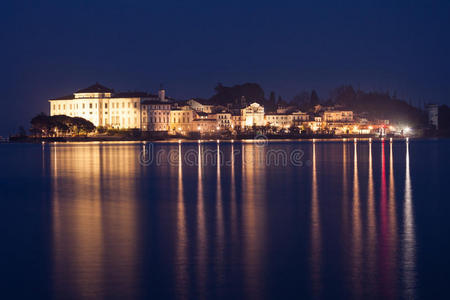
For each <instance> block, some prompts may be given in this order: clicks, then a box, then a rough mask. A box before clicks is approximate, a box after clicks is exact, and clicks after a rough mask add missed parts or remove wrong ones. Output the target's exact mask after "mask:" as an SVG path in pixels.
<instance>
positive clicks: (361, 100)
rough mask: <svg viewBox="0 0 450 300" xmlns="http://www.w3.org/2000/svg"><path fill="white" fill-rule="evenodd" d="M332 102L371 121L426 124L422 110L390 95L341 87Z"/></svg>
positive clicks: (333, 94)
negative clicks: (361, 114)
mask: <svg viewBox="0 0 450 300" xmlns="http://www.w3.org/2000/svg"><path fill="white" fill-rule="evenodd" d="M331 101H332V102H333V103H335V104H339V105H343V106H345V107H347V108H349V109H352V110H353V111H355V112H357V113H367V115H368V117H369V118H370V119H386V120H392V121H394V122H397V123H402V124H409V125H424V124H426V119H427V118H426V114H425V113H424V112H423V111H422V110H420V109H419V108H417V107H414V106H412V105H410V104H408V103H407V102H406V101H405V100H401V99H397V98H396V97H395V96H391V95H389V94H388V93H380V92H364V91H361V90H357V91H355V90H354V89H353V87H352V86H341V87H338V88H337V89H335V90H334V91H333V93H332V99H331Z"/></svg>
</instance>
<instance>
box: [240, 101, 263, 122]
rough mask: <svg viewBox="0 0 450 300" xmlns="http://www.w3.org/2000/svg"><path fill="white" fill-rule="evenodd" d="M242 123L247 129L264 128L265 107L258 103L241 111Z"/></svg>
mask: <svg viewBox="0 0 450 300" xmlns="http://www.w3.org/2000/svg"><path fill="white" fill-rule="evenodd" d="M241 116H242V119H243V120H242V121H243V122H244V126H245V127H252V126H264V125H265V122H264V107H263V106H262V105H260V104H258V103H256V102H254V103H252V104H250V105H249V106H247V107H245V108H243V109H241Z"/></svg>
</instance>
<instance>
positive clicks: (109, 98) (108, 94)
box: [49, 83, 170, 130]
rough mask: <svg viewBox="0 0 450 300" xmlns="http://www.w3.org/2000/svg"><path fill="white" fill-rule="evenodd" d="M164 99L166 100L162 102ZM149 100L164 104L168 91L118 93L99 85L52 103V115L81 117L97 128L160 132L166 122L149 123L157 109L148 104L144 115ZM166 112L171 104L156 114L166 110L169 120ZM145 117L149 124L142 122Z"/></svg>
mask: <svg viewBox="0 0 450 300" xmlns="http://www.w3.org/2000/svg"><path fill="white" fill-rule="evenodd" d="M161 97H163V99H160V98H161ZM148 101H161V102H164V101H165V92H164V91H163V90H161V91H159V95H152V94H148V93H144V92H122V93H120V92H119V93H116V92H114V90H113V89H110V88H107V87H105V86H103V85H101V84H99V83H96V84H94V85H91V86H89V87H87V88H85V89H81V90H78V91H76V92H75V93H73V94H71V95H68V96H64V97H59V98H54V99H50V100H49V102H50V115H51V116H56V115H66V116H69V117H81V118H83V119H86V120H88V121H90V122H92V123H93V124H94V125H95V126H97V127H106V128H115V129H142V130H151V129H153V128H158V130H159V129H160V128H162V127H164V126H165V125H164V126H163V124H164V123H167V122H163V121H162V122H159V123H161V124H158V125H155V126H152V125H149V124H148V121H149V120H150V119H148V116H149V115H152V116H153V113H152V112H151V109H152V108H153V107H154V106H151V105H147V106H146V111H145V113H144V112H143V103H145V102H148ZM157 107H158V106H157ZM167 110H170V105H165V106H164V109H161V110H159V109H158V110H157V112H156V113H157V114H158V115H159V113H160V112H162V111H164V112H165V120H166V121H167V119H168V115H167ZM144 116H145V123H146V124H144V122H143V121H144ZM158 120H159V119H158ZM166 127H167V126H166ZM166 130H167V129H166Z"/></svg>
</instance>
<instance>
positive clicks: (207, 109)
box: [186, 99, 214, 114]
mask: <svg viewBox="0 0 450 300" xmlns="http://www.w3.org/2000/svg"><path fill="white" fill-rule="evenodd" d="M186 103H187V104H188V105H189V106H190V107H191V108H192V109H193V110H195V111H197V112H204V113H208V114H210V113H212V112H213V110H214V105H207V104H202V103H200V102H199V101H198V100H194V99H191V100H188V101H187V102H186Z"/></svg>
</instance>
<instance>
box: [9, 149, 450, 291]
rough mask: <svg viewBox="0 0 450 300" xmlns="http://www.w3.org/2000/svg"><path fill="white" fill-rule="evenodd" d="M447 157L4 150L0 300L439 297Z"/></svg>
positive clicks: (444, 276) (422, 152)
mask: <svg viewBox="0 0 450 300" xmlns="http://www.w3.org/2000/svg"><path fill="white" fill-rule="evenodd" d="M217 150H219V151H217ZM179 154H181V155H179ZM449 154H450V142H449V141H448V140H427V141H415V140H411V141H409V143H406V142H405V141H395V142H394V143H392V144H391V143H389V141H386V142H384V143H381V142H380V141H373V142H372V143H369V142H368V141H358V142H357V143H354V142H353V140H351V141H347V142H343V141H316V142H315V143H313V142H311V141H303V142H283V141H279V142H269V143H266V142H265V141H262V142H258V143H253V142H242V143H241V142H234V143H230V142H221V143H219V144H218V143H216V142H210V143H200V144H198V143H197V142H191V143H185V142H183V143H181V144H179V143H157V144H147V145H144V144H142V143H103V144H102V143H79V144H76V143H73V144H72V143H69V144H45V145H38V144H34V145H22V144H3V145H0V167H1V173H0V198H1V208H2V214H1V221H0V224H1V227H0V229H1V250H0V254H1V255H0V262H1V265H0V266H1V274H2V275H1V284H2V290H1V291H2V293H3V297H2V298H3V299H12V298H21V297H22V298H25V297H26V298H29V299H31V298H32V299H39V298H53V299H94V298H95V299H111V298H114V299H135V298H137V299H142V298H146V299H148V298H162V299H188V298H189V299H242V298H250V299H290V298H293V297H296V298H329V299H336V298H345V299H347V298H380V297H383V298H387V299H395V298H407V299H410V298H436V299H437V298H441V299H442V298H447V299H448V298H449V297H450V292H449V289H448V283H449V280H450V271H449V270H450V259H449V255H450V254H449V253H450V238H449V236H450V210H449V209H450V197H449V184H450V176H449V170H450V159H449V157H448V155H449ZM218 162H219V163H218ZM5 295H7V297H5Z"/></svg>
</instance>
